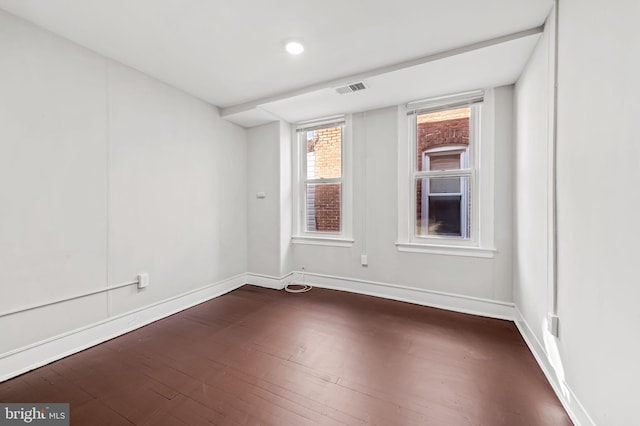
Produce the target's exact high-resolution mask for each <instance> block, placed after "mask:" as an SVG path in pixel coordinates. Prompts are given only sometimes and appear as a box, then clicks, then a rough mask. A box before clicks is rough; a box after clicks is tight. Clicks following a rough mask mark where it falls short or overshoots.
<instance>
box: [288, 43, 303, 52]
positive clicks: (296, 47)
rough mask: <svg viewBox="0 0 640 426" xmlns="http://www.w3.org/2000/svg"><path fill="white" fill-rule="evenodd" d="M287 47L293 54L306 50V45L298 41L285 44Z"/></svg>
mask: <svg viewBox="0 0 640 426" xmlns="http://www.w3.org/2000/svg"><path fill="white" fill-rule="evenodd" d="M285 49H287V52H289V53H291V54H292V55H299V54H301V53H302V52H304V46H303V45H301V44H300V43H298V42H297V41H290V42H289V43H287V45H286V46H285Z"/></svg>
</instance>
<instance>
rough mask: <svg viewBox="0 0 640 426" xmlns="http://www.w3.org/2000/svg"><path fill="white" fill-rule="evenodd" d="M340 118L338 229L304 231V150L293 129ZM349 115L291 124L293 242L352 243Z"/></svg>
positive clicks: (351, 159) (351, 164)
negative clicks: (341, 122)
mask: <svg viewBox="0 0 640 426" xmlns="http://www.w3.org/2000/svg"><path fill="white" fill-rule="evenodd" d="M339 120H344V127H343V131H342V188H341V192H342V194H341V197H342V199H341V226H340V229H341V232H339V233H331V232H307V231H305V223H304V221H305V212H304V209H305V190H304V182H305V179H304V176H303V172H304V167H303V161H305V160H306V157H305V158H303V156H306V150H303V149H302V148H301V143H300V140H299V138H298V133H297V131H296V130H297V129H298V128H300V127H301V126H304V127H313V126H321V125H323V124H330V123H335V122H337V121H339ZM351 129H352V118H351V115H350V114H349V115H345V116H339V117H329V118H325V119H320V120H314V121H309V122H305V123H300V124H298V125H294V126H292V128H291V131H292V137H291V140H292V142H293V147H292V148H293V149H292V159H293V165H292V166H293V167H292V169H293V170H292V172H293V188H294V189H293V216H294V221H293V222H294V223H293V236H292V238H291V242H292V243H294V244H308V245H325V246H333V247H351V246H353V242H354V241H353V156H352V153H353V143H352V131H351Z"/></svg>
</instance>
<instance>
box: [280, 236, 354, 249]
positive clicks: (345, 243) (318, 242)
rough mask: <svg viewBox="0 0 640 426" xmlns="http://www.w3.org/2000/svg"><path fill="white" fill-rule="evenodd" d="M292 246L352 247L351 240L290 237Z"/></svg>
mask: <svg viewBox="0 0 640 426" xmlns="http://www.w3.org/2000/svg"><path fill="white" fill-rule="evenodd" d="M291 242H292V243H293V244H307V245H312V246H331V247H353V240H351V239H349V238H341V237H311V236H306V235H305V236H297V237H292V238H291Z"/></svg>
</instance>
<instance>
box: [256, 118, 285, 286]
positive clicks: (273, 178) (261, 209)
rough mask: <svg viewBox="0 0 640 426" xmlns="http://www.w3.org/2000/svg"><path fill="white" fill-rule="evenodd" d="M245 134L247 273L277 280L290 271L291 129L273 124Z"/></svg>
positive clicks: (283, 123) (280, 124) (258, 127)
mask: <svg viewBox="0 0 640 426" xmlns="http://www.w3.org/2000/svg"><path fill="white" fill-rule="evenodd" d="M247 133H248V140H247V167H248V169H247V176H248V194H247V203H248V204H247V206H248V212H247V235H248V242H247V244H248V246H247V250H248V258H249V263H248V264H249V269H248V272H250V273H252V274H259V275H265V276H268V277H271V278H280V277H282V276H284V275H287V274H289V273H290V272H291V271H292V269H293V266H292V252H291V217H292V192H291V125H290V124H289V123H286V122H284V121H276V122H273V123H269V124H264V125H261V126H257V127H253V128H251V129H249V131H248V132H247ZM258 192H264V193H265V195H266V198H257V196H256V194H257V193H258Z"/></svg>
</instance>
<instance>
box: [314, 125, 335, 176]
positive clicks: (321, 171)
mask: <svg viewBox="0 0 640 426" xmlns="http://www.w3.org/2000/svg"><path fill="white" fill-rule="evenodd" d="M306 135H307V138H306V139H307V179H331V178H339V177H341V176H342V126H335V127H326V128H324V129H316V130H312V131H309V132H306Z"/></svg>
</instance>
